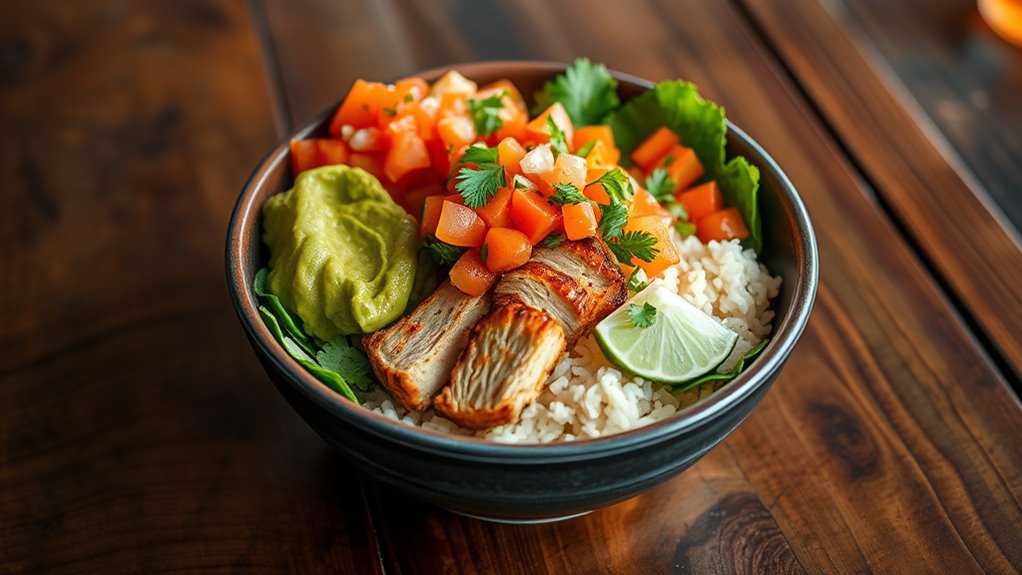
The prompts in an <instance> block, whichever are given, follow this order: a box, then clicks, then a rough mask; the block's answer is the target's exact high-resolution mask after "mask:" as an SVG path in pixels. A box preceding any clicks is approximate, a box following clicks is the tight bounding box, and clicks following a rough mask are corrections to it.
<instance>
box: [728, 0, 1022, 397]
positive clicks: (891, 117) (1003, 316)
mask: <svg viewBox="0 0 1022 575" xmlns="http://www.w3.org/2000/svg"><path fill="white" fill-rule="evenodd" d="M743 2H744V4H745V5H746V6H747V7H748V11H749V12H750V13H751V14H752V16H753V17H754V18H755V19H756V21H757V22H758V25H759V26H761V27H762V29H763V30H764V31H765V33H766V34H767V35H768V36H769V37H770V39H771V41H772V42H773V44H774V45H775V47H776V49H777V50H778V51H779V52H780V53H781V54H783V56H784V58H785V61H786V62H787V65H788V67H789V68H790V70H791V71H792V73H794V74H795V75H796V77H797V78H798V81H799V83H800V85H801V86H803V87H804V89H805V90H806V91H807V92H808V93H809V94H810V95H811V97H812V99H813V101H814V102H815V104H816V106H817V107H818V109H819V110H820V112H821V113H822V114H823V115H824V116H825V117H826V119H827V121H828V122H829V124H830V125H831V126H832V127H833V129H834V130H835V132H836V134H837V135H838V137H839V138H840V139H841V141H842V142H843V143H844V145H845V146H846V147H847V148H848V150H849V152H850V153H851V155H852V157H853V158H854V160H855V161H856V163H857V164H858V165H859V166H860V167H861V168H862V169H863V171H864V173H865V174H866V175H867V177H868V178H869V180H870V181H871V182H872V183H873V184H874V185H875V191H876V193H877V194H878V195H879V196H880V197H881V198H882V199H883V200H884V201H885V202H886V203H887V204H888V205H889V206H890V207H891V209H892V210H893V211H894V213H895V214H896V216H897V218H898V220H899V222H901V224H902V225H903V226H904V227H905V229H906V230H907V232H908V233H909V234H910V235H911V236H912V238H913V239H914V241H915V242H916V243H917V244H918V245H919V246H920V248H921V250H922V251H923V253H924V254H925V257H926V259H927V260H928V261H930V262H932V265H933V267H934V268H935V270H936V272H937V273H938V274H939V276H940V279H941V281H942V282H943V283H944V284H945V285H946V286H948V288H949V289H950V290H951V292H952V293H953V294H954V295H955V297H956V298H957V299H958V300H960V301H961V303H962V305H963V306H964V311H965V313H967V314H968V315H969V316H970V317H971V318H973V320H974V321H975V323H976V324H977V325H978V326H979V328H980V329H981V330H982V332H983V334H985V336H986V337H988V338H989V340H990V341H991V343H992V345H993V346H994V348H995V350H996V353H997V354H999V355H1000V356H1002V357H1003V358H1004V359H1005V361H1004V363H1003V368H1004V369H1005V370H1008V371H1009V372H1010V374H1011V377H1012V378H1013V379H1014V380H1015V381H1016V382H1017V381H1022V292H1020V291H1019V289H1018V286H1019V285H1020V283H1022V244H1020V240H1019V236H1018V232H1017V230H1015V229H1013V228H1012V227H1011V224H1010V223H1007V222H1004V221H1003V220H1002V216H1001V215H1000V214H999V213H997V211H996V208H992V207H991V206H989V205H987V203H986V200H985V198H986V196H987V188H985V187H984V184H985V183H986V182H987V181H988V180H987V178H988V177H990V176H989V174H987V175H986V176H985V177H984V180H983V184H981V183H980V182H978V181H977V180H976V179H975V178H974V177H973V176H972V174H971V173H970V172H969V171H968V169H967V168H966V167H965V166H964V165H962V163H961V160H960V159H959V158H958V157H957V155H956V154H955V152H954V151H952V150H951V149H950V148H949V146H948V144H947V142H946V141H944V140H943V139H942V138H941V136H940V135H939V133H938V131H937V130H936V129H935V128H934V127H933V125H932V124H931V123H930V121H929V119H928V118H927V117H926V115H925V114H924V113H922V112H921V111H919V110H918V109H917V108H916V107H915V105H914V104H913V103H912V101H911V97H909V96H907V95H906V94H905V92H904V88H903V87H901V86H900V85H899V83H898V81H897V79H895V78H893V77H891V76H890V75H889V74H886V73H885V70H886V69H887V64H886V62H885V61H883V60H881V59H878V57H877V56H876V51H875V50H872V49H870V47H869V46H865V45H863V44H862V43H861V42H856V41H854V40H853V39H852V37H851V36H852V35H855V33H854V32H846V26H847V21H846V20H842V21H838V20H835V19H834V17H833V16H832V15H831V14H830V13H828V12H827V10H825V9H824V6H823V4H821V3H820V2H818V1H817V0H807V1H803V2H773V1H770V0H743ZM922 12H926V10H923V9H922V8H920V13H922ZM911 21H912V18H908V17H907V16H906V18H905V19H902V20H899V22H907V23H906V26H907V28H908V29H913V28H914V25H912V24H909V23H908V22H911ZM895 33H897V34H901V33H902V32H901V31H900V25H899V31H897V32H895ZM926 53H927V54H929V52H926ZM928 58H929V57H928ZM928 58H927V59H928ZM938 58H939V55H936V54H935V55H934V59H938ZM1016 92H1017V91H1016ZM1018 100H1019V98H1017V97H1016V98H1015V100H1014V106H1016V107H1017V106H1018V105H1019V104H1018ZM942 101H950V102H958V104H956V105H957V106H959V107H965V106H967V103H966V102H965V101H962V99H961V98H957V99H955V98H951V97H948V96H947V95H945V100H942ZM1009 115H1010V114H1009ZM1010 123H1011V120H1006V125H1010ZM981 126H982V124H977V125H976V129H977V130H979V129H982V128H981ZM996 133H997V132H990V134H991V137H995V136H994V135H995V134H996ZM979 134H984V135H983V136H980V135H979ZM986 134H987V132H977V133H975V134H974V135H973V137H975V139H976V140H984V139H986ZM1013 137H1016V138H1017V137H1018V135H1017V134H1015V136H1013ZM1006 149H1007V150H1010V149H1012V147H1011V146H1008V147H1007V148H1006ZM1014 149H1019V148H1017V147H1016V148H1014ZM1004 152H1005V150H1001V151H1000V152H999V154H1000V153H1004ZM977 153H979V152H977ZM995 156H998V155H996V154H995ZM1008 157H1009V158H1010V157H1011V154H1010V153H1008ZM990 161H991V162H994V160H993V159H991V160H990ZM1005 161H1008V162H1009V163H1013V164H1017V161H1015V160H1005ZM1016 167H1017V166H1016ZM998 169H999V168H998V167H997V166H996V165H991V166H990V167H989V168H988V169H986V171H987V172H990V171H997V170H998ZM1013 169H1014V168H1013ZM1003 177H1004V178H1008V179H1009V180H1010V178H1011V177H1012V176H1011V175H1010V170H1009V171H1005V172H1004V173H1003ZM989 181H991V182H992V183H993V184H994V185H1008V186H1009V187H1010V186H1011V185H1012V184H1005V182H1006V181H1007V180H1003V179H1000V180H999V179H998V178H995V177H991V179H990V180H989Z"/></svg>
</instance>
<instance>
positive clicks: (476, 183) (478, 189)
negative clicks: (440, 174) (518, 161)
mask: <svg viewBox="0 0 1022 575" xmlns="http://www.w3.org/2000/svg"><path fill="white" fill-rule="evenodd" d="M455 178H456V179H457V180H458V181H457V182H456V183H455V184H454V189H456V190H458V193H460V194H461V197H463V198H465V205H466V206H468V207H470V208H481V207H483V206H485V205H486V202H489V201H490V199H491V198H492V197H493V196H496V195H497V189H498V188H500V187H501V186H506V185H507V177H506V175H505V173H504V166H498V165H496V164H480V165H479V167H478V168H476V169H472V168H461V169H460V170H459V171H458V175H457V176H455Z"/></svg>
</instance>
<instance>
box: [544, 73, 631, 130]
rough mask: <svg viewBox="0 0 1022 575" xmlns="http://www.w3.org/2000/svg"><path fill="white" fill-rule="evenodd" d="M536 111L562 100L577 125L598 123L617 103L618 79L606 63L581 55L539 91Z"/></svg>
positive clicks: (618, 101) (618, 100) (619, 101)
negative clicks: (596, 61)
mask: <svg viewBox="0 0 1022 575" xmlns="http://www.w3.org/2000/svg"><path fill="white" fill-rule="evenodd" d="M535 96H536V107H535V108H534V109H533V114H538V113H539V112H542V111H543V110H545V109H547V108H548V107H549V106H550V105H551V104H553V103H554V102H560V103H561V105H562V106H564V109H565V111H567V112H568V117H569V118H571V121H572V123H573V124H574V125H576V126H588V125H590V124H596V123H599V121H600V120H601V119H602V118H603V117H604V116H605V115H607V114H608V113H609V112H610V111H611V110H614V109H615V108H617V107H618V104H620V103H621V100H620V99H618V97H617V80H615V79H614V77H613V76H611V75H610V72H608V71H607V67H606V66H604V65H603V64H593V63H592V62H591V61H589V59H588V58H579V59H577V60H575V62H574V63H573V64H572V65H571V66H569V67H568V69H566V70H565V71H564V73H563V74H558V75H557V77H555V78H554V79H553V80H550V81H548V82H547V83H546V84H544V85H543V89H542V90H541V91H539V92H536V94H535Z"/></svg>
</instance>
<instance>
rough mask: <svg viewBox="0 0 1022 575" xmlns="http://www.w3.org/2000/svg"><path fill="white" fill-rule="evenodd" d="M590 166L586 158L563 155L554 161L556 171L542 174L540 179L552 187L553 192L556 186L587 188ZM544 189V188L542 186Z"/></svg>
mask: <svg viewBox="0 0 1022 575" xmlns="http://www.w3.org/2000/svg"><path fill="white" fill-rule="evenodd" d="M588 171H589V170H588V166H587V165H586V161H585V159H584V158H580V157H578V156H575V155H573V154H561V155H560V156H557V160H555V161H554V169H553V170H552V171H550V172H546V173H544V174H540V176H539V177H540V178H541V179H542V180H543V181H544V182H546V183H547V184H548V185H549V186H550V190H551V192H552V191H553V186H554V184H573V185H574V186H575V187H576V188H578V189H579V190H582V189H583V188H585V186H586V175H587V174H588ZM540 188H541V189H542V188H543V186H540Z"/></svg>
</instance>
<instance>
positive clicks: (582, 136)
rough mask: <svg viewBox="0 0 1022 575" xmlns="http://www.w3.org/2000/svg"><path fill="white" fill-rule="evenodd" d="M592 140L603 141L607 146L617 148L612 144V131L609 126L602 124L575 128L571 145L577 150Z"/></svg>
mask: <svg viewBox="0 0 1022 575" xmlns="http://www.w3.org/2000/svg"><path fill="white" fill-rule="evenodd" d="M593 140H596V141H598V142H603V144H604V145H605V146H607V147H608V148H617V145H616V144H614V131H613V130H611V129H610V126H607V125H604V124H599V125H596V126H582V127H581V128H575V136H574V137H573V138H572V140H571V141H572V146H573V147H574V148H575V149H576V150H577V149H579V148H581V147H582V146H584V145H586V144H588V143H589V142H592V141H593Z"/></svg>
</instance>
